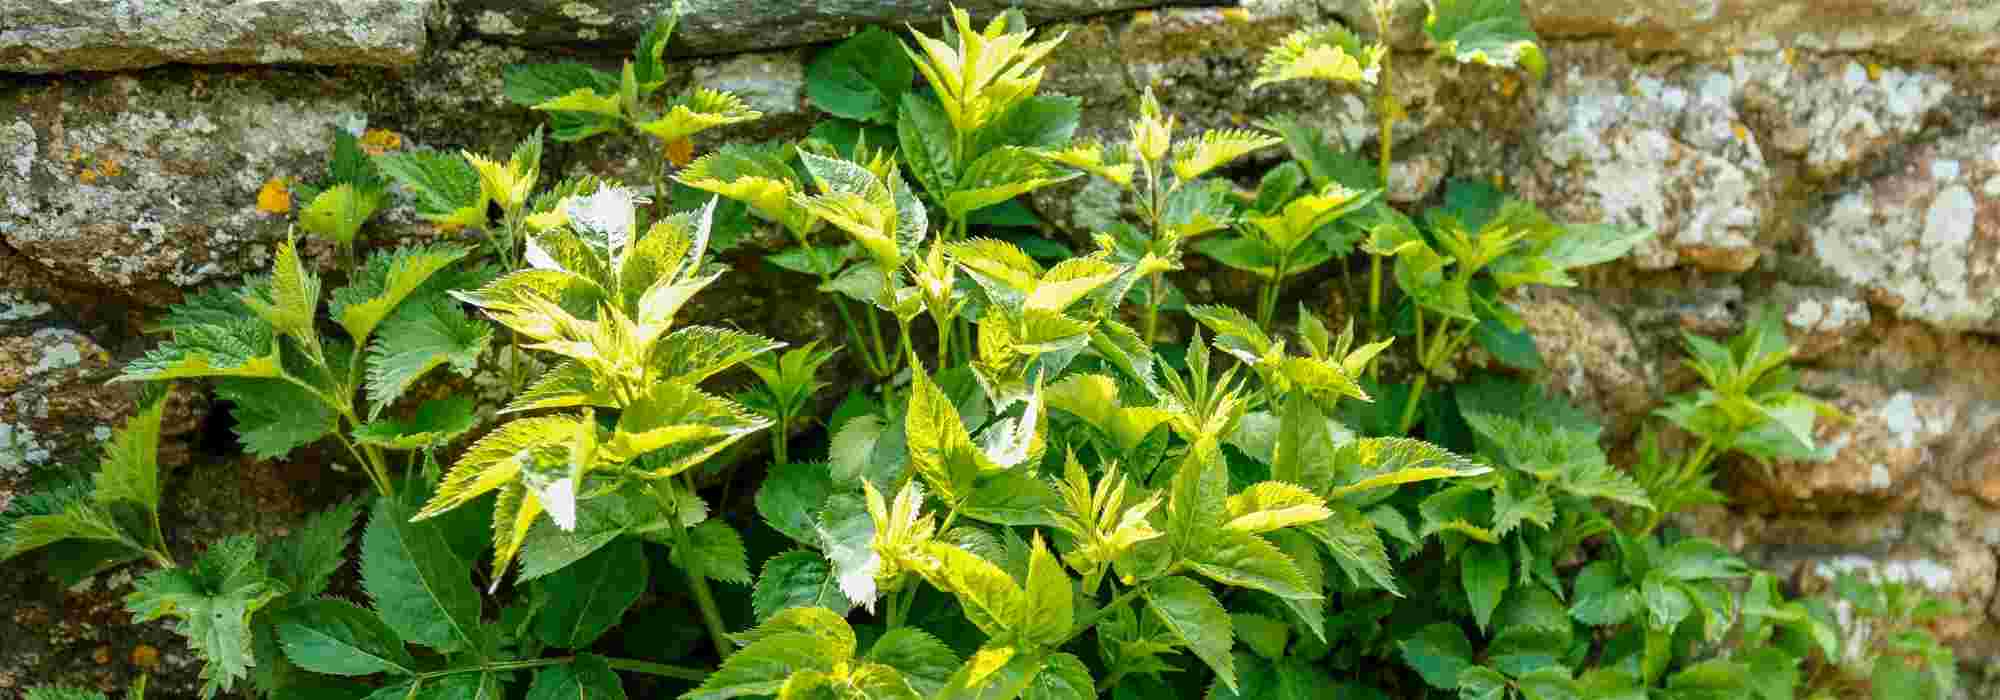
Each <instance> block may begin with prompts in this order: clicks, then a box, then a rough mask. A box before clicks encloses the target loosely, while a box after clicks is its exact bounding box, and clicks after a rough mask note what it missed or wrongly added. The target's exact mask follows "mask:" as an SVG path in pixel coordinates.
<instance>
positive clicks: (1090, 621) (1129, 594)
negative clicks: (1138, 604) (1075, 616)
mask: <svg viewBox="0 0 2000 700" xmlns="http://www.w3.org/2000/svg"><path fill="white" fill-rule="evenodd" d="M1149 583H1150V582H1149ZM1149 583H1142V584H1139V585H1137V586H1133V587H1131V588H1130V589H1127V590H1126V591H1125V592H1124V593H1120V594H1118V596H1117V597H1115V598H1112V599H1111V602H1109V603H1105V604H1104V607H1101V608H1098V609H1097V610H1096V611H1095V612H1092V613H1091V614H1089V615H1086V616H1084V618H1083V619H1082V620H1080V621H1078V622H1077V623H1076V625H1075V626H1073V627H1071V628H1070V630H1069V634H1066V635H1063V639H1062V641H1060V642H1056V643H1055V644H1053V645H1051V648H1060V647H1062V646H1063V645H1064V644H1068V643H1070V641H1071V640H1074V639H1076V638H1077V637H1080V636H1083V633H1085V632H1089V631H1090V628H1092V627H1096V626H1097V623H1099V622H1103V621H1104V618H1106V617H1108V616H1110V615H1111V613H1114V612H1117V611H1118V607H1119V606H1121V605H1124V604H1126V603H1129V602H1131V601H1132V599H1133V598H1137V597H1139V594H1141V593H1145V592H1146V586H1147V585H1149Z"/></svg>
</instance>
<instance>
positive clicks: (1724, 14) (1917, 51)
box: [1320, 0, 2000, 62]
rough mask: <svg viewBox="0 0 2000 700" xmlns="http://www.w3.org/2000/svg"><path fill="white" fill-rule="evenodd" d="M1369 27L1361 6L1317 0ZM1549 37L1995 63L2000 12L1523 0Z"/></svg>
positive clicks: (1850, 2)
mask: <svg viewBox="0 0 2000 700" xmlns="http://www.w3.org/2000/svg"><path fill="white" fill-rule="evenodd" d="M1320 3H1321V4H1322V5H1324V6H1325V7H1326V8H1327V9H1328V10H1329V11H1330V12H1331V13H1333V14H1335V15H1336V16H1338V17H1340V18H1341V19H1343V20H1345V21H1347V22H1348V23H1349V24H1350V26H1357V27H1371V28H1372V27H1373V26H1375V25H1374V20H1373V19H1372V17H1371V16H1370V15H1369V14H1368V9H1367V8H1368V6H1369V0H1320ZM1522 4H1523V6H1524V7H1525V9H1526V11H1527V14H1528V18H1529V20H1530V21H1532V22H1533V23H1534V26H1535V30H1536V31H1537V32H1540V33H1541V34H1542V35H1543V36H1545V37H1549V38H1571V39H1576V38H1592V39H1594V38H1599V37H1610V38H1611V39H1612V40H1613V41H1615V42H1617V44H1618V45H1619V46H1620V47H1622V48H1625V49H1628V50H1632V51H1634V52H1637V53H1677V54H1696V55H1707V56H1718V55H1725V54H1731V53H1734V52H1737V51H1764V52H1772V51H1781V50H1784V49H1796V50H1799V51H1813V52H1825V53H1864V52H1865V53H1878V54H1883V55H1887V56H1894V57H1896V58H1899V59H1903V60H1917V61H1945V62H1950V61H1990V60H1992V59H1993V58H1994V57H2000V34H1996V32H1995V28H2000V6H1995V5H1993V4H1991V3H1988V2H1986V0H1610V1H1604V0H1537V1H1536V2H1527V3H1522ZM1409 5H1410V6H1406V7H1403V8H1402V9H1403V10H1404V11H1403V12H1401V13H1399V15H1398V19H1399V21H1398V22H1397V24H1396V27H1395V33H1394V36H1395V38H1396V42H1397V44H1398V45H1399V46H1406V47H1417V46H1421V45H1422V43H1423V41H1422V38H1421V36H1422V35H1421V34H1420V30H1419V27H1420V26H1421V25H1420V23H1421V22H1422V21H1423V10H1422V6H1421V5H1420V4H1417V3H1409Z"/></svg>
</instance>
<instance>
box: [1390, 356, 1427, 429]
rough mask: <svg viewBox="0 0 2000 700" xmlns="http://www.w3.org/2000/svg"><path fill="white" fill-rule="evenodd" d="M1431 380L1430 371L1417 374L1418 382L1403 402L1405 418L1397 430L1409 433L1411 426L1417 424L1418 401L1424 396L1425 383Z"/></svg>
mask: <svg viewBox="0 0 2000 700" xmlns="http://www.w3.org/2000/svg"><path fill="white" fill-rule="evenodd" d="M1430 380H1431V374H1430V372H1429V371H1425V372H1424V373H1422V374H1418V375H1417V383H1416V384H1415V385H1414V386H1412V387H1410V399H1409V400H1408V401H1404V402H1403V420H1402V422H1400V423H1397V425H1398V426H1400V427H1399V428H1398V429H1397V431H1396V432H1398V433H1402V434H1404V435H1408V434H1409V432H1410V426H1413V425H1416V423H1417V402H1418V401H1419V400H1421V399H1423V398H1424V385H1425V384H1428V383H1430Z"/></svg>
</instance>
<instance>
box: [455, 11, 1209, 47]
mask: <svg viewBox="0 0 2000 700" xmlns="http://www.w3.org/2000/svg"><path fill="white" fill-rule="evenodd" d="M1171 4H1201V3H1198V2H1188V1H1186V0H1183V1H1182V2H1178V3H1177V2H1173V1H1172V0H1167V1H1162V0H1027V1H1026V2H1023V1H1021V0H1011V1H1009V0H969V1H966V2H959V3H957V5H958V7H960V8H963V9H964V10H966V11H967V12H969V13H972V14H973V15H974V16H975V17H978V18H985V17H991V16H993V15H995V14H997V13H1000V12H1003V11H1006V10H1009V9H1019V10H1021V12H1022V13H1024V14H1026V15H1027V16H1028V20H1029V21H1031V22H1037V23H1039V22H1046V21H1050V20H1059V19H1070V18H1075V17H1081V16H1087V15H1095V14H1103V13H1106V12H1114V11H1118V10H1128V9H1132V8H1137V7H1150V6H1158V5H1171ZM668 7H670V5H669V4H668V3H664V2H657V1H655V0H461V2H459V3H458V5H457V11H458V13H459V14H460V15H461V16H463V17H465V18H466V19H467V20H468V22H469V24H470V26H471V29H472V31H474V32H477V33H478V34H480V35H482V36H487V37H491V38H493V39H496V40H500V41H507V42H512V43H524V44H566V43H578V42H588V43H595V42H605V41H609V42H620V41H631V40H633V39H636V38H638V36H639V35H640V34H641V33H644V32H645V31H646V28H647V27H650V26H652V23H653V20H654V18H656V17H657V16H658V13H660V12H662V11H665V10H666V9H667V8H668ZM684 7H685V14H683V15H682V18H681V23H680V28H679V29H678V30H677V31H676V32H675V39H674V42H673V44H671V45H670V48H669V51H671V52H672V53H674V54H677V55H689V54H693V55H703V54H726V53H741V52H746V51H757V50H761V49H773V48H784V47H789V46H799V45H802V44H812V43H817V42H822V41H827V40H829V39H838V38H840V37H843V36H846V35H848V34H849V33H851V32H853V31H855V30H858V29H860V28H862V27H867V26H870V25H885V26H892V27H901V26H903V24H905V23H910V24H916V25H918V26H919V28H921V29H923V30H924V31H926V32H929V33H932V34H935V33H936V18H938V17H940V16H944V15H945V14H946V8H947V7H949V3H947V2H945V0H873V1H869V2H860V1H856V0H688V1H687V3H686V4H685V5H684Z"/></svg>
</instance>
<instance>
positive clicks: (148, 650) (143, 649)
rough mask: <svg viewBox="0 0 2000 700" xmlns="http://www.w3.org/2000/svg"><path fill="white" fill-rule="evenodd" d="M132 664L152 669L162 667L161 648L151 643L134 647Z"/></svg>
mask: <svg viewBox="0 0 2000 700" xmlns="http://www.w3.org/2000/svg"><path fill="white" fill-rule="evenodd" d="M132 665H133V666H138V667H139V668H143V669H147V670H152V669H156V668H159V667H160V650H159V649H155V648H153V645H151V644H140V645H139V646H136V647H132Z"/></svg>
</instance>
